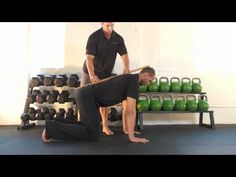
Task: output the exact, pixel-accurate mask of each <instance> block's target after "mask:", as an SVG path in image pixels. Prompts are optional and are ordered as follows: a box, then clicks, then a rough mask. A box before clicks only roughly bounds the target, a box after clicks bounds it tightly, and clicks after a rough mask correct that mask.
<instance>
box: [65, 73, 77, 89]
mask: <svg viewBox="0 0 236 177" xmlns="http://www.w3.org/2000/svg"><path fill="white" fill-rule="evenodd" d="M78 81H79V76H78V75H77V74H71V75H70V77H69V78H68V80H67V85H68V86H69V87H78V85H79V84H78V83H79V82H78Z"/></svg>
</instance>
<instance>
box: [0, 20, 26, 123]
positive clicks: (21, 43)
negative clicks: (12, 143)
mask: <svg viewBox="0 0 236 177" xmlns="http://www.w3.org/2000/svg"><path fill="white" fill-rule="evenodd" d="M28 27H29V26H28V24H26V23H0V39H1V40H0V61H1V64H0V83H1V87H0V93H1V96H0V98H1V101H0V125H4V124H5V125H7V124H17V123H19V122H20V115H21V114H22V112H23V109H24V106H25V99H26V95H27V84H28V74H29V63H28V55H27V53H28V47H27V46H28Z"/></svg>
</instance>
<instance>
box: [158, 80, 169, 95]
mask: <svg viewBox="0 0 236 177" xmlns="http://www.w3.org/2000/svg"><path fill="white" fill-rule="evenodd" d="M169 90H170V85H169V79H168V78H167V77H160V79H159V91H160V92H169Z"/></svg>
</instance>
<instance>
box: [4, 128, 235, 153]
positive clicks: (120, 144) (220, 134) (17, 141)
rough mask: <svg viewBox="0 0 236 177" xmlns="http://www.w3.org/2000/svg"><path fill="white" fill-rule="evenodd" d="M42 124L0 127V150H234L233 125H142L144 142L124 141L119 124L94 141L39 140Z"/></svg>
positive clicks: (82, 151)
mask: <svg viewBox="0 0 236 177" xmlns="http://www.w3.org/2000/svg"><path fill="white" fill-rule="evenodd" d="M42 129H43V127H35V128H32V129H31V130H23V131H22V130H17V129H16V126H1V127H0V154H11V155H25V154H26V155H27V154H29V155H39V154H44V155H67V154H70V155H71V154H74V155H88V154H89V155H147V154H148V155H152V154H153V155H200V154H202V155H218V154H229V155H231V154H236V138H235V137H236V131H235V129H236V125H216V129H209V128H204V127H198V126H197V125H155V126H144V130H143V131H142V135H140V136H141V137H145V138H147V139H149V140H150V142H149V143H147V144H136V143H130V142H129V141H128V137H127V135H125V134H124V133H123V132H122V128H121V127H111V129H112V130H113V131H114V132H115V134H114V135H113V136H106V135H103V134H102V135H101V137H100V138H99V140H98V141H96V142H85V141H78V142H53V143H48V144H44V143H42V141H41V133H42Z"/></svg>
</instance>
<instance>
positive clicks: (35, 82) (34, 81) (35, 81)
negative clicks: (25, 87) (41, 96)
mask: <svg viewBox="0 0 236 177" xmlns="http://www.w3.org/2000/svg"><path fill="white" fill-rule="evenodd" d="M40 85H43V81H42V79H41V78H40V77H39V76H36V77H32V78H31V80H30V87H37V86H40Z"/></svg>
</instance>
